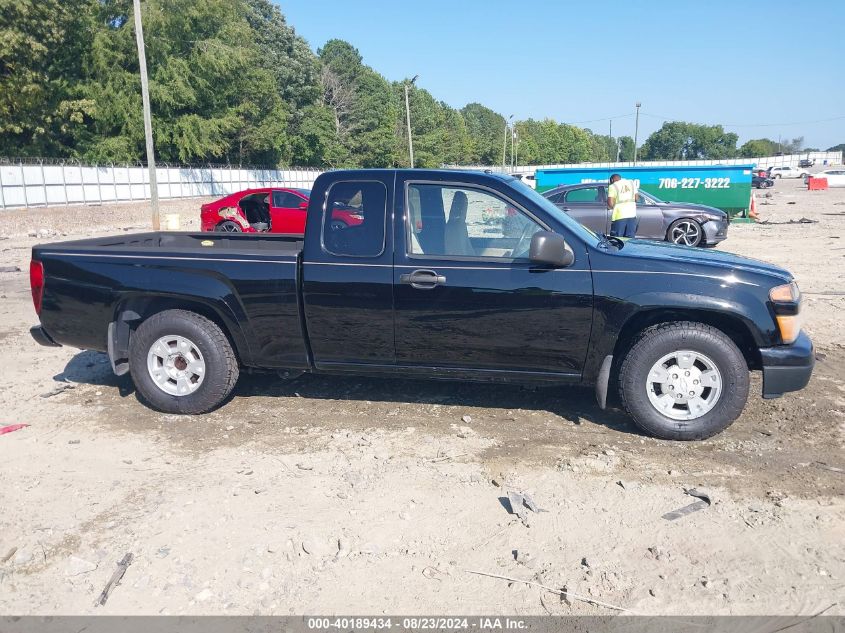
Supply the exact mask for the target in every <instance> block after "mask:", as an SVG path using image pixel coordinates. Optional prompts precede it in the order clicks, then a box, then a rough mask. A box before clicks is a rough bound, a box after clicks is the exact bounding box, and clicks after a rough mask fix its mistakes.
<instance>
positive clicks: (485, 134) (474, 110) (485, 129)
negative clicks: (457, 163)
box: [461, 103, 505, 165]
mask: <svg viewBox="0 0 845 633" xmlns="http://www.w3.org/2000/svg"><path fill="white" fill-rule="evenodd" d="M461 115H462V116H463V117H464V121H465V122H466V127H467V132H468V134H469V138H470V143H471V149H470V154H469V161H468V162H470V163H472V164H479V165H499V164H501V162H502V147H503V145H504V134H505V117H503V116H502V115H501V114H498V113H496V112H493V110H491V109H490V108H488V107H485V106H483V105H481V104H480V103H470V104H468V105H465V106H464V107H463V108H461Z"/></svg>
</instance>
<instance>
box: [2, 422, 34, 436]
mask: <svg viewBox="0 0 845 633" xmlns="http://www.w3.org/2000/svg"><path fill="white" fill-rule="evenodd" d="M28 426H29V424H10V425H9V426H4V427H0V435H5V434H6V433H12V432H14V431H19V430H21V429H24V428H26V427H28Z"/></svg>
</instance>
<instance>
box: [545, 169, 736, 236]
mask: <svg viewBox="0 0 845 633" xmlns="http://www.w3.org/2000/svg"><path fill="white" fill-rule="evenodd" d="M543 195H544V196H545V197H546V198H547V199H548V200H549V201H551V202H552V203H553V204H554V205H556V206H557V207H558V208H559V209H561V210H562V211H564V212H565V213H567V214H569V215H570V216H572V217H573V218H575V219H576V220H577V221H578V222H580V223H581V224H583V225H584V226H586V227H587V228H588V229H591V230H593V231H595V232H596V233H609V232H610V215H611V212H610V210H609V209H608V208H607V183H604V182H592V183H582V184H578V185H562V186H560V187H555V188H554V189H550V190H548V191H546V192H545V193H543ZM637 219H638V224H637V237H640V238H646V239H653V240H667V241H669V242H674V243H675V244H683V245H685V246H715V245H716V244H718V243H719V242H721V241H722V240H724V239H725V238H727V236H728V215H727V214H726V213H725V212H724V211H722V210H721V209H716V208H715V207H708V206H705V205H701V204H692V203H689V202H664V201H663V200H660V199H659V198H657V197H655V196H653V195H652V194H649V193H646V192H644V191H640V193H639V197H638V198H637Z"/></svg>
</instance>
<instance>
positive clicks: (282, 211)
mask: <svg viewBox="0 0 845 633" xmlns="http://www.w3.org/2000/svg"><path fill="white" fill-rule="evenodd" d="M310 195H311V190H310V189H296V188H284V187H273V188H267V189H246V190H244V191H239V192H237V193H232V194H229V195H228V196H224V197H223V198H220V200H215V201H214V202H209V203H208V204H204V205H202V207H200V224H201V226H202V230H203V231H218V232H222V233H285V234H289V235H302V234H303V233H305V216H306V211H307V209H308V200H309V196H310ZM332 217H333V221H334V222H335V223H336V224H337V226H338V227H340V228H345V227H349V226H357V225H359V224H361V222H362V221H363V218H362V216H361V215H360V213H359V209H357V208H355V207H354V206H347V207H344V208H336V209H334V211H333V215H332Z"/></svg>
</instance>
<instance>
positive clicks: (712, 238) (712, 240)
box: [701, 220, 728, 244]
mask: <svg viewBox="0 0 845 633" xmlns="http://www.w3.org/2000/svg"><path fill="white" fill-rule="evenodd" d="M701 228H702V229H704V243H705V244H718V243H719V242H721V241H722V240H725V239H727V237H728V222H727V221H725V222H717V221H716V220H709V221H707V222H705V223H704V224H702V225H701Z"/></svg>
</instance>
